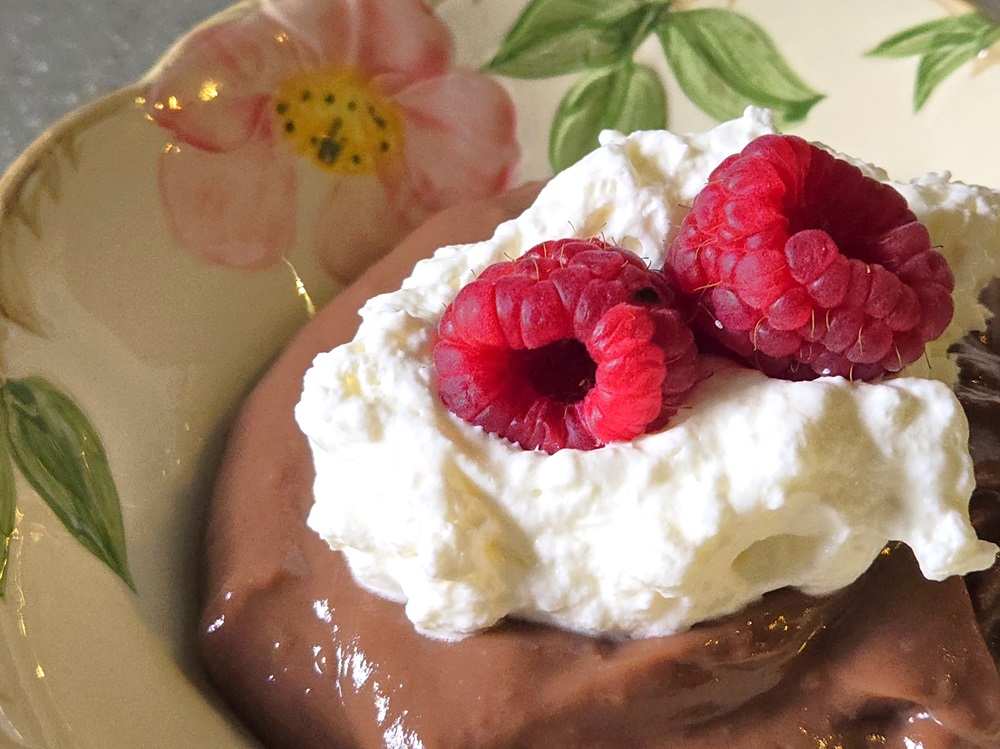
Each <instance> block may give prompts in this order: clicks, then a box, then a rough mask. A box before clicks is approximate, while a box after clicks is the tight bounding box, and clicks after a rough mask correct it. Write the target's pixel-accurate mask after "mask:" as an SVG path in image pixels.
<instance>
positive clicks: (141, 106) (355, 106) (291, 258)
mask: <svg viewBox="0 0 1000 749" xmlns="http://www.w3.org/2000/svg"><path fill="white" fill-rule="evenodd" d="M998 43H1000V25H998V24H997V23H994V22H993V21H992V20H990V19H989V18H987V17H985V16H982V15H980V14H978V13H976V12H974V11H973V9H972V8H971V6H968V5H965V4H964V3H962V2H958V0H954V1H948V2H944V1H943V0H942V1H935V0H883V2H880V3H877V4H873V3H869V2H864V1H863V0H841V1H840V2H829V3H819V2H815V3H787V2H782V0H731V1H730V2H718V1H716V0H673V1H672V2H667V1H666V0H530V2H523V1H522V2H508V0H444V1H442V2H438V3H435V4H434V7H433V8H431V7H428V6H426V5H425V4H424V3H423V2H421V0H308V1H307V0H259V1H253V2H247V3H244V4H241V5H238V6H236V7H234V8H232V9H231V10H229V11H227V12H225V13H223V14H221V15H220V16H218V17H216V18H214V19H212V20H211V21H209V22H207V23H206V24H205V25H203V26H201V27H199V28H198V29H195V30H194V31H193V32H191V33H190V34H189V35H188V36H186V37H185V38H184V39H182V40H181V41H180V42H179V43H178V44H177V46H176V47H175V48H174V49H173V50H171V51H170V52H169V53H168V54H167V55H166V57H165V58H164V59H163V61H162V62H161V63H160V64H159V65H158V66H157V67H156V68H155V69H154V70H153V71H151V72H150V73H149V74H148V75H147V76H146V78H144V79H143V80H142V81H140V82H138V83H136V84H135V85H134V86H132V87H130V88H128V89H126V90H123V91H120V92H118V93H116V94H114V95H112V96H110V97H108V98H106V99H104V100H102V101H99V102H97V103H95V104H94V105H92V106H91V107H88V108H86V109H84V110H82V111H80V112H77V113H75V114H73V115H71V116H70V117H68V118H66V119H65V120H64V121H62V122H60V123H58V124H57V125H55V126H54V127H53V128H52V129H51V130H49V131H48V132H47V133H46V134H45V135H44V136H42V137H41V138H40V139H39V140H38V141H37V142H36V143H35V144H34V145H33V146H32V147H31V148H30V149H29V150H28V151H27V152H26V153H25V154H24V155H23V156H22V157H21V158H20V159H19V160H18V161H17V162H16V163H15V164H14V166H13V167H12V168H11V170H10V171H9V172H8V173H7V174H6V175H5V176H4V177H3V178H2V179H0V331H3V337H2V338H0V595H2V598H0V673H2V674H3V679H2V680H0V745H3V746H7V745H10V746H15V747H58V748H61V747H94V748H96V749H106V748H110V747H133V746H142V747H149V748H150V749H156V748H157V747H164V748H167V747H169V748H170V749H176V748H177V747H188V746H190V747H206V746H211V747H220V748H222V749H226V748H228V747H248V746H254V742H253V740H252V738H250V737H249V736H248V735H247V734H246V733H245V732H244V731H243V730H242V729H241V728H240V727H239V725H238V724H237V723H236V722H235V721H233V720H232V719H231V718H230V716H229V714H228V713H227V712H226V710H225V709H224V708H222V707H221V703H220V702H219V700H218V698H217V697H216V696H214V695H213V693H212V692H211V690H210V688H209V687H207V685H206V684H205V683H204V680H203V678H202V676H201V673H200V671H199V669H198V665H197V662H196V660H195V658H194V655H193V652H192V639H193V627H194V605H195V598H196V589H197V567H198V545H199V534H200V527H201V523H202V518H203V514H204V510H205V504H206V502H207V499H208V496H209V493H210V487H211V483H212V475H213V470H214V468H215V466H216V463H217V461H218V457H219V454H220V448H221V445H222V442H223V439H224V435H225V430H226V425H227V424H228V422H229V419H230V418H231V416H232V414H233V412H234V410H235V409H236V408H237V406H238V404H239V402H240V399H241V397H242V396H243V395H244V394H245V393H246V392H247V390H248V388H250V387H251V386H252V384H253V383H254V381H255V379H256V378H257V377H258V376H259V375H260V373H261V371H262V370H263V369H264V368H265V367H266V366H267V363H268V361H270V359H271V358H272V357H273V356H275V355H276V353H277V352H278V351H279V350H280V348H281V346H282V343H283V341H285V340H286V339H287V338H288V337H289V336H290V335H291V334H292V332H293V331H294V330H295V329H296V328H298V327H299V326H301V325H302V324H303V323H304V322H305V321H306V320H307V319H308V317H309V316H310V315H311V314H312V312H313V311H314V310H315V308H316V306H317V305H320V304H322V303H324V302H325V301H326V300H328V299H329V298H330V297H331V296H332V295H333V294H335V293H336V291H337V289H338V288H340V287H341V286H342V285H343V284H344V283H346V282H349V281H350V279H351V278H353V277H354V276H355V275H356V274H357V273H358V272H359V270H360V269H362V268H363V267H364V266H366V265H367V264H369V263H370V262H372V261H373V260H375V259H376V258H377V257H378V256H380V255H381V254H382V253H383V252H385V251H386V250H387V249H388V248H389V247H390V246H391V245H392V244H393V243H394V242H395V241H396V239H398V238H399V237H400V236H401V235H402V234H404V233H405V232H407V231H408V230H409V229H410V228H412V227H413V226H414V225H416V224H417V223H418V222H419V221H421V220H422V219H423V218H424V217H426V216H428V215H430V214H431V213H433V212H434V211H436V210H439V209H441V208H443V207H445V206H447V205H450V204H452V203H454V202H456V201H459V200H463V199H468V198H475V197H482V196H489V195H493V194H496V193H498V192H499V191H501V190H503V189H504V188H505V187H507V186H508V185H511V184H513V183H515V182H518V181H521V180H525V179H534V178H540V177H544V176H546V175H548V174H551V173H552V172H553V171H557V170H559V169H561V168H563V167H565V166H566V165H568V164H570V163H572V162H573V161H574V160H575V159H577V158H578V157H579V156H580V155H582V154H583V153H586V151H588V150H589V149H590V148H592V147H593V146H594V145H595V143H596V137H597V134H598V133H599V131H600V130H601V129H603V128H607V127H614V128H618V129H622V130H626V131H627V130H633V129H639V128H660V127H664V126H670V127H671V128H673V129H678V130H697V129H703V128H705V127H708V126H710V125H711V124H712V122H714V121H716V120H719V119H725V118H729V117H732V116H736V115H738V114H740V113H741V112H742V111H743V109H744V108H745V107H746V106H747V105H750V104H755V105H760V106H766V107H770V108H771V109H773V110H774V111H775V114H776V116H777V118H778V119H779V121H780V122H781V123H783V124H784V126H785V127H786V129H789V130H791V131H793V132H798V133H800V134H802V135H804V136H806V137H808V138H811V139H816V140H822V141H824V142H827V143H829V144H831V145H833V146H834V147H836V148H837V149H839V150H842V151H845V152H848V153H851V154H854V155H857V156H859V157H862V158H865V159H867V160H870V161H873V162H876V163H878V164H880V165H881V166H883V167H885V168H887V169H888V170H889V171H890V173H892V174H893V175H894V176H897V177H901V178H905V177H907V176H914V175H916V174H918V173H922V172H924V171H933V170H943V169H946V168H948V169H951V170H952V171H953V172H954V174H955V175H956V177H958V178H960V179H964V180H966V181H971V182H981V183H984V184H989V185H1000V154H997V151H996V150H995V146H994V143H995V141H994V139H993V136H994V133H995V131H996V122H997V118H998V115H1000V105H998V104H996V103H995V102H997V101H1000V97H998V96H997V94H998V93H1000V69H998V68H997V67H995V66H994V65H993V63H994V62H995V61H996V60H997V59H998V55H997V52H996V50H997V48H998Z"/></svg>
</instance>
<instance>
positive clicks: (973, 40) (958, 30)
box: [868, 13, 1000, 111]
mask: <svg viewBox="0 0 1000 749" xmlns="http://www.w3.org/2000/svg"><path fill="white" fill-rule="evenodd" d="M998 41H1000V26H998V25H997V24H995V23H993V22H992V21H990V20H989V19H987V18H986V17H985V16H983V15H982V14H980V13H966V14H964V15H961V16H949V17H948V18H941V19H938V20H935V21H928V22H927V23H922V24H919V25H917V26H912V27H910V28H908V29H904V30H903V31H901V32H899V33H898V34H893V35H892V36H890V37H888V38H887V39H884V40H883V41H882V42H880V43H879V44H878V45H877V46H876V47H875V48H874V49H873V50H871V51H870V52H869V53H868V54H869V55H872V56H874V57H910V56H919V57H920V63H919V65H918V66H917V80H916V84H915V85H914V87H913V109H914V111H916V110H919V109H920V108H921V107H923V106H924V104H926V103H927V100H928V99H929V98H930V95H931V94H932V93H934V90H935V89H936V88H937V87H938V86H940V85H941V83H942V82H944V80H945V79H946V78H948V76H950V75H951V74H952V73H954V72H955V71H956V70H958V69H959V68H960V67H962V65H964V64H965V63H967V62H969V61H971V60H974V59H975V58H976V57H977V56H978V55H979V53H980V52H982V51H983V50H986V49H988V48H990V47H992V46H993V45H994V44H996V43H997V42H998Z"/></svg>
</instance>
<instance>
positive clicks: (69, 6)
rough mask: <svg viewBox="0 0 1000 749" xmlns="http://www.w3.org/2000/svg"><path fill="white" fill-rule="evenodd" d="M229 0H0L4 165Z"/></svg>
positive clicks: (134, 74) (0, 152) (0, 165)
mask: <svg viewBox="0 0 1000 749" xmlns="http://www.w3.org/2000/svg"><path fill="white" fill-rule="evenodd" d="M231 4H232V0H0V172H3V171H4V170H5V169H6V168H7V167H8V166H9V165H10V163H11V162H12V161H13V160H14V158H15V157H16V156H17V155H18V154H19V153H20V152H21V151H23V150H24V149H25V148H26V147H27V146H28V144H29V143H31V141H33V140H34V139H35V138H36V137H37V136H38V135H39V134H40V133H41V132H42V131H43V130H45V128H46V127H47V126H48V125H50V124H51V123H53V122H55V121H56V120H57V119H59V118H60V117H62V116H63V115H64V114H66V113H67V112H70V111H72V110H73V109H75V108H76V107H78V106H81V105H83V104H86V103H88V102H90V101H92V100H94V99H96V98H97V97H98V96H100V95H102V94H105V93H108V92H109V91H114V90H115V89H116V88H119V87H121V86H124V85H126V84H128V83H131V82H132V81H134V80H135V79H137V78H139V77H140V76H141V75H142V74H143V73H144V72H145V71H146V70H147V69H148V68H149V67H151V66H152V65H153V63H155V62H156V60H157V59H158V58H159V57H160V55H161V54H162V53H163V52H165V51H166V50H167V49H168V48H169V47H170V45H171V44H172V43H173V42H174V40H176V39H177V38H178V37H179V36H180V35H182V34H183V33H184V32H185V31H187V30H188V29H190V28H191V27H193V26H195V25H196V24H197V23H198V22H200V21H202V20H203V19H205V18H207V17H208V16H210V15H212V14H213V13H215V12H217V11H219V10H221V9H223V8H224V7H226V6H228V5H231Z"/></svg>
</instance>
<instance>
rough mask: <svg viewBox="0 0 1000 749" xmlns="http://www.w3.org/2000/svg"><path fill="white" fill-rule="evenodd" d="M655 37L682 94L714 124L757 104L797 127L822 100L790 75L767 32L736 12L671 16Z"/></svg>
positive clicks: (690, 12)
mask: <svg viewBox="0 0 1000 749" xmlns="http://www.w3.org/2000/svg"><path fill="white" fill-rule="evenodd" d="M657 33H658V35H659V37H660V43H661V44H662V45H663V51H664V53H665V54H666V56H667V61H668V62H669V63H670V67H671V69H672V70H673V72H674V75H675V76H677V81H678V83H679V84H680V87H681V89H682V90H683V91H684V93H685V94H686V95H687V97H688V98H689V99H690V100H691V101H692V102H693V103H694V104H695V105H696V106H697V107H698V108H700V109H701V110H702V111H704V112H705V113H706V114H708V115H710V116H712V117H714V118H715V119H717V120H728V119H732V118H734V117H739V116H740V115H742V114H743V110H744V109H746V107H747V106H749V105H751V104H756V105H758V106H763V107H769V108H770V109H772V110H774V112H775V115H776V117H777V118H778V119H779V120H780V121H782V122H796V121H799V120H802V119H804V118H805V117H806V115H807V114H809V111H810V110H811V109H812V108H813V107H814V106H815V105H816V104H817V103H818V102H820V101H821V100H822V99H823V98H824V96H823V94H820V93H818V92H817V91H815V90H814V89H813V88H811V87H810V86H809V85H807V84H806V83H805V82H804V81H803V80H802V79H801V78H800V77H799V76H798V74H796V73H795V71H794V70H792V68H791V66H790V65H789V64H788V63H787V62H786V61H785V58H784V57H783V56H782V54H781V53H780V52H779V51H778V48H777V47H776V46H775V45H774V42H773V41H771V38H770V37H769V36H768V35H767V32H765V31H764V30H763V29H762V28H761V27H760V26H758V25H757V24H756V23H754V22H753V21H751V20H750V19H749V18H747V17H746V16H743V15H741V14H739V13H736V12H734V11H730V10H722V9H719V8H705V9H701V10H688V11H682V12H678V13H671V14H670V15H668V16H667V17H666V18H665V19H664V20H663V21H662V22H661V23H660V26H659V28H658V29H657Z"/></svg>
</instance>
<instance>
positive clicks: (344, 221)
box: [313, 175, 413, 285]
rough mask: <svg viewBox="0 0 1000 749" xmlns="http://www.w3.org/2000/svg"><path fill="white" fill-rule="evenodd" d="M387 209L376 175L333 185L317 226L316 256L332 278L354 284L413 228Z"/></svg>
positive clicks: (323, 203)
mask: <svg viewBox="0 0 1000 749" xmlns="http://www.w3.org/2000/svg"><path fill="white" fill-rule="evenodd" d="M387 208H388V206H387V205H386V194H385V190H384V189H383V187H382V185H381V184H380V183H379V181H378V180H377V179H375V178H374V176H364V175H362V176H358V177H350V178H345V179H339V180H336V181H335V182H334V183H333V185H332V187H331V188H330V191H329V192H328V193H327V195H326V199H325V200H324V201H323V202H322V204H321V205H320V206H319V211H318V212H317V216H316V222H315V224H314V225H313V226H314V229H313V231H315V235H314V236H313V244H314V245H315V247H316V254H317V256H318V257H319V259H320V262H321V263H322V265H323V269H324V270H325V271H326V272H327V273H328V274H329V275H330V277H331V278H335V279H337V280H338V281H340V282H341V283H342V284H345V285H346V284H349V283H351V282H352V281H353V280H354V279H356V278H357V277H358V276H359V275H361V272H362V271H363V270H365V268H367V267H368V266H370V265H372V264H373V263H374V262H375V261H377V260H379V259H380V258H382V257H383V256H384V255H385V254H386V253H387V252H389V250H391V249H392V248H393V247H394V246H395V245H396V244H397V243H398V242H399V240H401V239H402V238H403V237H405V236H406V235H407V233H409V231H410V229H412V228H413V226H412V224H410V223H409V222H408V221H406V219H405V218H404V217H403V216H402V215H400V214H399V213H398V212H395V211H391V210H387Z"/></svg>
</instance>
